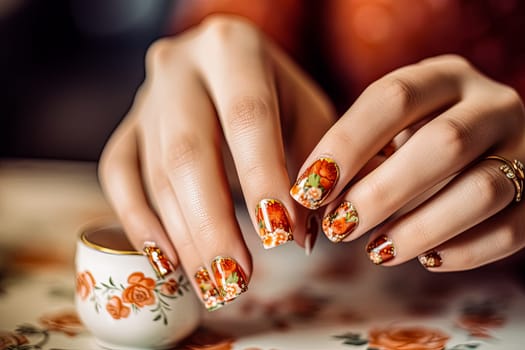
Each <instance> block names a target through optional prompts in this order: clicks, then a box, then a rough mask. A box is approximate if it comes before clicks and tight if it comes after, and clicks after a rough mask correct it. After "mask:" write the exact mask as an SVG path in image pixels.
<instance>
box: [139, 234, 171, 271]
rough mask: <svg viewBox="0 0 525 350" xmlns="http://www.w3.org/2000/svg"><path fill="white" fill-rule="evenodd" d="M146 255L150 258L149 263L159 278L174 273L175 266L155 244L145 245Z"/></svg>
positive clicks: (147, 243) (148, 243)
mask: <svg viewBox="0 0 525 350" xmlns="http://www.w3.org/2000/svg"><path fill="white" fill-rule="evenodd" d="M143 251H144V254H145V255H146V256H147V257H148V260H149V263H150V265H151V267H153V270H154V271H155V273H156V274H157V276H158V277H159V278H164V276H166V275H168V274H169V273H171V272H173V270H175V268H174V267H173V264H172V263H171V262H170V261H169V260H168V258H167V257H166V256H165V255H164V253H163V252H162V250H160V248H158V247H157V246H156V244H155V243H154V242H150V241H147V242H145V243H144V249H143Z"/></svg>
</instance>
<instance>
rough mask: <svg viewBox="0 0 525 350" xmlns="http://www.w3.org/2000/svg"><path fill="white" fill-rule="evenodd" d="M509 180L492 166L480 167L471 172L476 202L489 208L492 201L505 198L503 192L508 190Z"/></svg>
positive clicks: (495, 201)
mask: <svg viewBox="0 0 525 350" xmlns="http://www.w3.org/2000/svg"><path fill="white" fill-rule="evenodd" d="M508 182H509V181H507V179H505V178H504V177H503V175H502V174H501V173H500V171H499V169H497V168H494V167H491V166H489V167H480V168H479V169H478V170H477V171H475V172H474V173H473V176H472V184H473V186H474V191H475V193H476V197H477V198H478V203H480V204H481V205H482V206H484V207H485V209H487V210H490V209H491V208H493V206H494V203H498V202H499V201H501V198H505V192H506V191H508V187H507V186H509V184H508Z"/></svg>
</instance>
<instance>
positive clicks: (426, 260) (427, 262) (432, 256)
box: [418, 250, 443, 267]
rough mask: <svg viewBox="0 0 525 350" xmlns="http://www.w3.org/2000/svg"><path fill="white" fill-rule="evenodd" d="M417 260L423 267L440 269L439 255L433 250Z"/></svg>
mask: <svg viewBox="0 0 525 350" xmlns="http://www.w3.org/2000/svg"><path fill="white" fill-rule="evenodd" d="M418 259H419V262H420V263H421V265H423V266H424V267H440V266H441V264H442V263H443V260H442V259H441V255H440V254H439V253H438V252H437V251H435V250H432V251H430V252H428V253H426V254H423V255H420V256H418Z"/></svg>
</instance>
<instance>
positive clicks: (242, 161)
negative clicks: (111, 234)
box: [99, 16, 525, 287]
mask: <svg viewBox="0 0 525 350" xmlns="http://www.w3.org/2000/svg"><path fill="white" fill-rule="evenodd" d="M524 115H525V113H524V109H523V104H522V101H521V99H520V97H519V95H518V94H517V93H516V92H515V91H514V90H513V89H511V88H510V87H508V86H504V85H501V84H499V83H497V82H495V81H492V80H490V79H489V78H487V77H485V76H483V75H482V74H481V73H479V72H478V71H477V70H476V69H475V68H473V67H472V66H471V65H470V64H469V63H468V62H467V61H465V60H464V59H463V58H461V57H458V56H440V57H434V58H429V59H427V60H424V61H422V62H419V63H417V64H414V65H410V66H406V67H403V68H400V69H398V70H396V71H393V72H391V73H389V74H387V75H386V76H384V77H383V78H380V79H379V80H377V81H376V82H374V83H373V84H371V85H370V86H369V87H368V88H367V89H366V90H365V91H364V92H363V93H362V95H361V96H360V97H359V98H358V99H357V100H356V101H355V103H353V104H352V106H351V107H350V108H349V109H348V111H347V112H346V113H344V115H342V116H341V117H340V118H339V120H338V121H337V122H335V123H334V121H335V116H334V112H333V108H332V106H331V104H330V102H329V101H328V99H327V98H326V96H325V95H324V94H323V92H322V91H321V90H320V89H319V88H317V87H316V85H315V84H314V83H313V82H312V81H311V80H310V79H309V78H308V77H307V76H306V75H305V74H304V73H303V72H302V71H301V70H300V69H299V68H298V67H297V66H296V65H295V64H294V63H293V62H291V60H290V59H289V58H288V57H287V56H286V55H285V54H284V53H283V52H282V51H281V50H280V49H279V48H278V47H276V45H275V44H273V43H272V42H270V41H269V40H268V39H267V38H266V37H265V36H264V34H262V33H261V32H260V31H259V30H258V29H257V28H256V27H255V26H254V25H253V24H251V23H250V22H248V21H246V20H244V19H242V18H238V17H229V16H211V17H208V18H207V19H206V20H205V21H203V22H202V23H201V24H200V25H198V26H196V27H194V28H193V29H190V30H188V31H186V32H184V33H182V34H180V35H178V36H175V37H172V38H167V39H161V40H159V41H157V42H155V43H154V44H153V45H152V46H151V48H150V49H149V51H148V54H147V57H146V79H145V81H144V84H143V85H142V86H141V87H140V89H139V91H138V92H137V95H136V98H135V101H134V103H133V106H132V108H131V110H130V111H129V113H128V115H127V116H126V117H125V119H124V120H123V121H122V123H121V124H120V126H119V127H118V128H117V129H116V131H115V132H114V134H113V135H112V137H111V138H110V140H109V141H108V144H107V145H106V147H105V150H104V152H103V155H102V158H101V161H100V167H99V174H100V179H101V182H102V185H103V188H104V190H105V192H106V195H107V197H108V198H109V200H110V202H111V203H112V205H113V207H114V209H115V212H116V214H117V215H118V217H119V218H120V220H121V222H122V225H123V226H124V228H125V230H126V232H127V234H128V236H129V237H130V239H131V241H132V243H133V244H134V245H135V247H136V248H137V249H142V248H143V245H144V242H155V243H156V245H157V246H158V247H159V248H161V249H162V251H164V253H165V254H166V256H167V257H168V258H169V259H170V261H171V262H172V263H173V264H174V265H178V264H179V263H180V264H182V266H183V267H184V269H185V270H186V272H187V273H188V275H190V276H193V275H194V274H195V272H197V271H199V269H200V268H202V267H204V268H206V269H208V270H210V271H211V262H212V261H213V259H214V258H215V257H217V256H223V257H228V258H233V259H234V260H235V261H236V262H237V263H238V265H239V266H241V267H242V270H243V271H244V273H245V275H246V276H245V277H246V281H247V282H248V281H249V278H250V274H251V271H252V264H251V258H250V253H249V251H248V250H247V248H246V245H245V243H244V241H243V239H242V236H241V232H240V230H239V227H238V224H237V222H236V220H235V212H234V208H233V201H232V197H231V192H230V185H231V184H230V182H229V181H228V180H229V179H230V180H231V179H232V176H233V178H234V179H237V180H238V183H239V184H240V187H241V189H242V192H243V195H244V199H245V201H246V205H247V208H248V211H249V212H250V213H254V212H256V211H255V209H256V208H257V207H258V203H260V202H261V200H277V201H279V203H281V204H282V206H283V207H284V208H285V209H286V213H287V215H284V214H283V215H280V216H279V218H280V219H282V218H284V217H287V219H288V220H289V224H290V227H291V230H292V234H293V239H294V240H295V242H297V243H298V244H299V245H300V246H304V245H305V242H307V244H308V245H309V246H308V247H307V251H308V252H310V251H311V248H312V246H311V245H313V243H314V242H315V232H309V231H310V230H307V229H306V221H307V217H308V215H309V213H312V212H313V211H311V210H309V209H307V208H305V207H303V206H302V205H300V204H299V203H297V202H296V201H294V198H293V197H292V196H291V195H290V193H289V192H290V188H291V187H292V185H293V184H294V182H295V181H296V179H297V177H300V176H301V174H304V173H305V171H306V170H307V169H309V168H310V166H311V165H312V164H313V163H314V162H316V160H319V159H321V158H325V159H331V160H333V161H334V162H335V163H336V164H337V167H338V172H339V173H338V177H337V178H336V180H335V181H336V182H335V183H334V184H333V185H332V184H330V186H331V189H330V191H329V192H328V191H327V192H326V193H328V194H327V195H326V197H325V198H323V199H322V203H321V205H322V206H323V207H321V208H320V209H319V214H320V215H321V216H326V215H329V214H330V213H332V212H333V211H334V210H335V209H336V208H337V207H338V206H340V204H341V203H342V202H348V203H351V204H352V205H353V207H352V208H353V210H354V211H355V213H354V212H353V211H352V215H349V216H348V218H349V220H350V218H351V219H352V220H354V221H355V222H358V224H355V225H354V224H353V225H341V226H340V227H352V231H351V232H348V233H347V234H346V235H344V237H343V235H340V234H339V232H338V239H336V240H334V241H337V242H339V241H343V242H348V241H351V240H354V239H356V238H358V237H360V236H362V235H364V234H366V233H368V232H370V231H371V230H372V229H375V230H374V233H373V234H372V235H371V236H370V242H373V241H374V240H375V239H376V238H378V237H384V236H386V237H388V239H389V240H390V241H391V242H392V244H393V246H394V247H395V254H394V256H393V257H392V258H391V259H390V260H388V261H382V262H381V263H384V264H385V265H395V264H400V263H403V262H405V261H407V260H410V259H413V258H415V257H417V256H419V255H422V254H424V253H426V252H428V251H429V250H432V249H435V250H436V251H437V252H439V255H440V256H441V258H442V264H441V266H439V267H435V268H431V269H432V270H433V271H434V270H435V271H452V270H464V269H470V268H474V267H477V266H480V265H483V264H486V263H490V262H492V261H495V260H498V259H501V258H503V257H505V256H508V255H510V254H513V253H515V252H517V251H518V250H520V249H521V248H523V246H525V238H524V236H525V232H524V231H523V230H524V227H525V223H524V222H523V221H524V220H525V219H524V218H525V215H524V214H525V210H524V205H523V203H522V202H520V203H516V204H513V205H509V204H510V203H511V202H512V201H513V198H514V194H515V189H514V186H513V184H512V182H511V181H509V179H507V178H506V177H505V176H504V174H503V173H502V172H501V171H500V170H499V169H498V166H499V165H500V164H499V163H498V162H496V161H493V160H490V161H488V160H487V161H482V159H483V157H484V156H486V155H489V154H498V155H501V156H503V157H506V158H508V159H511V160H512V159H521V160H525V141H524V140H525V137H524V136H525V135H524V125H525V118H524ZM391 140H394V145H395V147H396V150H395V152H394V153H393V154H392V155H391V156H390V157H388V158H386V157H385V156H378V154H380V153H381V150H382V149H383V148H384V147H385V146H389V143H390V141H391ZM228 153H230V154H231V159H230V157H229V155H228ZM230 162H231V163H230ZM232 164H233V167H234V168H235V172H234V174H233V175H232V174H230V175H228V174H227V173H228V172H229V170H230V169H231V168H233V167H232V166H230V165H232ZM321 175H322V174H321ZM321 178H322V176H321V177H320V179H321ZM334 178H335V177H334ZM292 192H293V191H292ZM282 212H283V213H284V212H285V211H282ZM458 212H461V215H457V213H458ZM256 213H257V212H256ZM251 216H252V221H253V224H254V233H253V234H257V232H260V226H259V225H260V218H261V217H263V215H262V214H261V215H259V216H257V214H256V215H253V214H252V215H251ZM356 216H358V220H357V219H356ZM339 224H341V223H339ZM268 226H269V227H271V225H270V224H268ZM287 244H290V243H287ZM261 249H262V248H261ZM277 249H278V248H277ZM364 250H365V249H364ZM194 284H195V283H194ZM195 287H198V286H196V285H195Z"/></svg>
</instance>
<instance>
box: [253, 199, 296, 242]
mask: <svg viewBox="0 0 525 350" xmlns="http://www.w3.org/2000/svg"><path fill="white" fill-rule="evenodd" d="M255 217H256V220H257V224H258V226H259V236H260V237H261V240H262V242H263V246H264V248H265V249H270V248H273V247H277V246H279V245H281V244H284V243H286V242H288V241H291V240H293V236H292V228H291V226H290V219H289V216H288V212H287V211H286V208H285V207H284V205H282V203H281V202H279V201H278V200H276V199H263V200H261V201H260V202H259V204H257V207H256V208H255Z"/></svg>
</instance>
